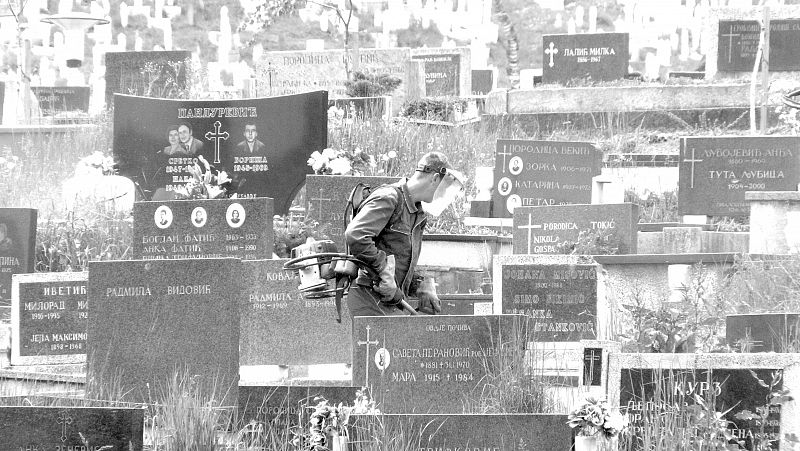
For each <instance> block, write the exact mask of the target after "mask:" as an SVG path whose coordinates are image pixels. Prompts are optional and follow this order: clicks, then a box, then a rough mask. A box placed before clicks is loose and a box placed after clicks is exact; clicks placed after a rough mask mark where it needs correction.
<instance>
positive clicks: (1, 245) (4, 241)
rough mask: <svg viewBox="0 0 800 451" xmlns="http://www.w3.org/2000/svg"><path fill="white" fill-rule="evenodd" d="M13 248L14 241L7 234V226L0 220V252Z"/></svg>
mask: <svg viewBox="0 0 800 451" xmlns="http://www.w3.org/2000/svg"><path fill="white" fill-rule="evenodd" d="M13 248H14V242H13V241H12V240H11V238H9V236H8V226H7V225H5V223H2V222H0V252H9V251H11V250H12V249H13Z"/></svg>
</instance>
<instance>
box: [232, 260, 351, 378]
mask: <svg viewBox="0 0 800 451" xmlns="http://www.w3.org/2000/svg"><path fill="white" fill-rule="evenodd" d="M287 261H288V260H286V259H275V260H250V261H245V262H243V266H244V273H243V274H242V280H243V281H244V288H243V289H242V303H241V306H240V311H241V324H242V327H241V337H240V340H241V344H240V352H241V357H240V363H241V364H242V365H317V364H333V363H350V361H351V356H350V330H351V327H352V326H351V321H350V313H349V311H348V309H347V300H346V299H344V300H343V301H342V322H341V323H338V322H337V321H336V306H335V304H334V299H333V298H325V299H304V298H303V296H302V295H301V294H300V291H298V289H297V287H298V285H300V279H299V277H298V274H297V271H285V270H284V269H283V264H284V263H286V262H287ZM320 337H324V339H320Z"/></svg>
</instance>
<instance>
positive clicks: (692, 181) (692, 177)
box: [683, 149, 703, 188]
mask: <svg viewBox="0 0 800 451" xmlns="http://www.w3.org/2000/svg"><path fill="white" fill-rule="evenodd" d="M701 161H703V160H698V159H696V158H695V156H694V149H692V158H691V159H690V160H683V162H684V163H692V173H691V175H690V177H691V179H690V182H689V183H690V184H689V188H694V164H695V163H700V162H701Z"/></svg>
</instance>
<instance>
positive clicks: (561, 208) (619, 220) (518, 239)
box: [513, 203, 639, 254]
mask: <svg viewBox="0 0 800 451" xmlns="http://www.w3.org/2000/svg"><path fill="white" fill-rule="evenodd" d="M638 222H639V206H638V205H635V204H629V203H626V204H602V205H599V204H598V205H554V206H548V207H519V208H517V209H516V210H514V238H513V246H514V253H515V254H560V253H564V252H562V250H561V249H560V248H559V244H563V243H564V242H573V243H574V242H576V241H577V240H578V237H579V236H580V233H581V232H587V233H596V232H607V233H608V236H609V238H610V240H611V242H610V244H612V245H615V246H617V248H616V253H618V254H635V253H636V247H637V243H636V224H637V223H638Z"/></svg>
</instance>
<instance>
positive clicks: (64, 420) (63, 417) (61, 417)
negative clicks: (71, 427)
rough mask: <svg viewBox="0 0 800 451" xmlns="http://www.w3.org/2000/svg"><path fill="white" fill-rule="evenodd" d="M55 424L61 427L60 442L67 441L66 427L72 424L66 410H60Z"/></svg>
mask: <svg viewBox="0 0 800 451" xmlns="http://www.w3.org/2000/svg"><path fill="white" fill-rule="evenodd" d="M56 423H58V424H60V425H62V427H61V441H62V442H66V441H67V425H68V424H72V417H70V416H68V415H67V411H66V410H62V411H61V413H59V414H58V419H57V420H56Z"/></svg>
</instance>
